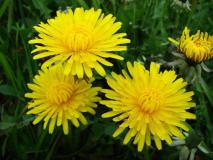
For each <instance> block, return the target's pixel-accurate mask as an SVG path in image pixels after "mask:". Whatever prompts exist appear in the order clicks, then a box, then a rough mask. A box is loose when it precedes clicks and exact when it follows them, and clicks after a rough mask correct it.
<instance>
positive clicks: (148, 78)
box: [101, 62, 195, 151]
mask: <svg viewBox="0 0 213 160" xmlns="http://www.w3.org/2000/svg"><path fill="white" fill-rule="evenodd" d="M127 68H128V71H129V74H128V73H127V72H126V71H125V70H122V74H116V73H113V72H112V76H111V77H106V79H107V83H108V85H109V87H110V88H111V89H103V92H104V93H105V96H106V98H108V99H107V100H102V101H101V104H103V105H105V106H107V107H108V108H110V109H111V110H110V111H108V112H106V113H104V114H103V115H102V117H103V118H109V117H113V119H112V120H113V121H114V122H117V123H119V127H118V129H117V130H116V131H115V132H114V134H113V137H117V136H118V135H120V134H121V133H122V132H124V131H127V132H126V135H125V138H124V141H123V143H124V144H127V143H128V142H129V141H130V140H131V139H134V140H133V143H134V144H137V147H138V151H142V150H143V147H144V144H146V145H147V146H150V145H151V139H152V138H153V139H154V142H155V144H156V146H157V148H158V149H161V148H162V142H161V141H162V140H164V141H166V142H167V143H168V144H171V143H172V137H173V136H174V137H178V138H180V139H183V138H184V135H183V133H182V130H185V131H188V130H189V129H188V127H187V125H186V124H185V123H184V121H185V120H186V119H195V115H194V114H192V113H190V112H188V111H187V109H190V108H191V107H194V106H195V103H193V102H191V100H192V95H193V92H187V91H186V85H187V83H186V82H185V81H184V80H183V79H182V78H177V75H176V73H175V71H167V70H165V71H164V72H160V65H159V64H156V63H151V65H150V70H146V69H145V67H144V66H143V65H142V64H141V63H140V62H134V64H133V65H132V64H131V63H130V62H128V63H127Z"/></svg>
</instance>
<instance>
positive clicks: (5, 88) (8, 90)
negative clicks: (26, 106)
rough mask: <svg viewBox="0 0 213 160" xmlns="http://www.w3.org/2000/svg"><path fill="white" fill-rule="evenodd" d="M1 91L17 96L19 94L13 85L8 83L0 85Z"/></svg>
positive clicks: (4, 93)
mask: <svg viewBox="0 0 213 160" xmlns="http://www.w3.org/2000/svg"><path fill="white" fill-rule="evenodd" d="M0 93H1V94H3V95H7V96H15V97H17V96H18V94H17V92H16V91H15V89H14V88H13V87H12V86H10V85H7V84H4V85H0Z"/></svg>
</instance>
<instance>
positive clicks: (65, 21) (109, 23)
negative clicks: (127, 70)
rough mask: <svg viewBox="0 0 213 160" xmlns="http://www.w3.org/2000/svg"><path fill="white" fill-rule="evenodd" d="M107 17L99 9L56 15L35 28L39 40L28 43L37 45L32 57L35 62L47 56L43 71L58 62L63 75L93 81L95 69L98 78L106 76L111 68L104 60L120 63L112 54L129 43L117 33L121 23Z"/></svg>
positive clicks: (59, 12)
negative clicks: (86, 78) (61, 67)
mask: <svg viewBox="0 0 213 160" xmlns="http://www.w3.org/2000/svg"><path fill="white" fill-rule="evenodd" d="M115 20H116V18H115V17H113V15H111V14H109V15H107V16H104V14H103V13H102V11H101V9H98V10H94V9H93V8H92V9H90V10H84V9H83V8H76V9H75V11H72V9H68V10H67V11H65V12H62V11H58V12H57V16H56V17H55V18H52V19H49V20H47V23H42V22H41V23H40V24H39V25H38V26H35V27H34V28H35V30H36V31H37V32H39V35H38V38H35V39H33V40H30V41H29V43H30V44H37V45H36V49H34V50H33V51H32V53H36V55H35V56H34V57H33V58H34V59H40V58H43V57H48V56H50V59H49V60H47V61H46V62H45V63H44V64H43V65H42V68H45V67H48V66H50V65H51V64H54V63H58V62H61V63H63V64H64V65H65V70H64V73H65V74H69V73H70V72H71V73H72V75H77V76H78V77H79V78H82V77H83V76H84V75H86V76H87V77H89V78H90V77H92V69H93V68H94V69H95V70H96V71H97V72H98V73H99V74H100V75H101V76H105V74H106V73H105V70H104V68H103V66H102V65H101V64H103V65H105V66H113V64H112V63H110V62H109V61H107V60H106V58H114V59H118V60H123V57H121V56H119V55H117V54H114V53H113V52H115V51H125V50H126V49H127V46H125V45H123V44H126V43H130V40H129V39H127V38H124V37H125V36H126V33H117V31H118V30H119V29H120V28H121V22H115Z"/></svg>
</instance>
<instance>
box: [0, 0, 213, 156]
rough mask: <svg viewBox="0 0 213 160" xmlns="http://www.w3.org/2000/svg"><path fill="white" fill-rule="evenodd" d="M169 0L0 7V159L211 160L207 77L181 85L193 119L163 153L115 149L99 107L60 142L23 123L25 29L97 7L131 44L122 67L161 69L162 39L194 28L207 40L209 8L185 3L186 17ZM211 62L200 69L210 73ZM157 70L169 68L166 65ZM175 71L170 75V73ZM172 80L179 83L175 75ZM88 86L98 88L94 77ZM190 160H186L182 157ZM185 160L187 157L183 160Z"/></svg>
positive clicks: (212, 100) (206, 1)
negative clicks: (139, 64)
mask: <svg viewBox="0 0 213 160" xmlns="http://www.w3.org/2000/svg"><path fill="white" fill-rule="evenodd" d="M174 1H175V0H0V159H20V160H22V159H23V160H25V159H47V160H48V159H71V160H81V159H86V160H107V159H115V160H120V159H122V160H125V159H126V160H128V159H146V160H149V159H153V160H157V159H169V160H173V159H179V158H180V159H182V160H186V159H191V160H192V159H194V158H193V154H191V153H193V152H194V151H196V153H195V158H196V159H199V160H200V159H201V160H203V159H213V152H212V151H213V117H212V114H213V83H212V78H213V73H205V72H203V73H202V77H203V79H202V81H195V82H194V83H193V84H191V85H190V86H189V89H190V90H194V91H195V96H194V97H193V100H194V101H195V102H196V103H197V106H196V108H195V109H193V110H192V112H194V113H196V115H197V120H195V121H194V120H193V121H187V122H188V123H189V124H190V125H191V127H192V128H191V130H190V132H189V135H188V137H187V138H186V140H185V142H181V143H180V144H177V146H172V147H171V146H168V145H167V144H165V143H164V145H163V150H161V151H158V150H156V147H155V146H154V143H153V146H152V147H150V148H145V149H144V150H143V152H141V153H139V152H137V149H136V147H135V146H133V145H132V144H128V145H127V146H124V145H122V139H123V138H122V136H120V137H118V138H116V139H113V138H112V136H111V134H112V133H113V131H114V130H115V128H116V125H115V124H114V123H112V122H111V121H110V120H109V119H105V120H103V119H101V117H100V115H101V113H103V112H104V111H105V110H106V108H104V107H103V106H99V108H98V109H97V115H96V117H92V116H88V119H90V123H89V125H88V126H81V127H80V128H78V129H75V128H73V127H72V129H71V132H70V134H69V135H68V136H64V135H63V133H62V130H61V128H58V129H57V130H56V132H54V134H53V135H49V134H48V133H47V131H45V130H43V129H42V125H37V126H33V125H32V124H31V121H32V119H33V118H34V117H33V116H27V115H25V112H26V107H25V106H26V103H27V100H26V99H25V98H24V96H23V95H24V93H25V92H26V91H27V88H26V84H27V83H28V82H31V81H32V79H33V76H34V75H35V74H36V73H37V70H38V68H39V64H40V61H34V60H32V56H31V54H30V51H31V50H32V49H33V46H32V45H29V44H28V40H29V39H31V38H32V37H33V36H35V35H36V33H35V31H34V30H33V28H32V27H33V26H34V25H37V24H38V23H39V22H40V21H44V22H45V21H46V20H47V19H48V18H50V17H53V16H55V13H56V10H58V9H66V7H67V6H69V7H72V8H76V7H79V6H81V7H84V8H85V9H87V8H90V7H94V8H102V9H103V12H104V13H106V14H108V13H112V14H113V15H114V16H116V17H117V20H118V21H121V22H122V23H123V26H122V29H121V31H123V32H127V34H128V37H129V38H130V39H131V41H132V43H131V44H129V46H128V51H127V52H123V53H121V54H122V55H123V56H124V57H125V61H134V60H142V61H143V62H145V65H148V64H149V63H150V61H156V62H160V61H162V60H164V61H166V62H169V61H171V60H174V59H175V58H174V57H173V56H172V55H171V44H170V43H169V42H168V40H167V38H168V36H170V37H179V36H180V35H181V32H182V30H183V28H184V27H185V26H188V27H189V28H190V29H191V30H192V32H193V33H195V32H196V30H198V29H200V30H201V31H207V32H208V33H209V34H211V35H212V32H213V30H212V28H213V14H212V13H213V1H212V0H190V1H189V2H190V3H191V10H187V9H184V8H183V7H180V6H177V5H172V4H173V3H174ZM182 1H183V2H185V0H182ZM125 61H123V62H121V61H113V63H114V64H115V65H114V67H112V68H107V72H108V73H110V71H112V70H114V71H116V72H119V71H120V69H121V68H125ZM212 62H213V60H209V61H207V62H206V64H207V65H208V66H209V67H212V68H213V63H212ZM164 67H165V68H167V69H169V68H171V67H168V66H167V65H164ZM175 69H176V70H177V71H178V68H175ZM178 74H179V75H180V76H184V75H182V73H179V72H178ZM96 78H97V80H96V82H95V85H99V86H103V87H107V86H106V82H105V80H104V79H103V78H102V77H98V76H97V77H96ZM189 154H191V157H190V156H188V155H189ZM187 157H188V158H187Z"/></svg>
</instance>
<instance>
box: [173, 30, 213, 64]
mask: <svg viewBox="0 0 213 160" xmlns="http://www.w3.org/2000/svg"><path fill="white" fill-rule="evenodd" d="M189 32H190V30H189V29H188V28H187V27H185V29H184V30H183V33H182V36H181V38H180V40H178V41H176V40H174V39H172V38H169V40H170V41H171V42H172V43H174V44H175V45H177V46H178V49H179V50H180V52H181V53H182V54H184V55H185V56H186V58H188V59H190V60H192V61H195V62H198V63H200V62H202V61H205V60H208V59H210V58H212V57H213V36H210V35H208V33H207V32H205V33H203V32H200V31H199V30H198V31H197V33H196V34H194V35H191V36H190V35H189Z"/></svg>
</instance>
